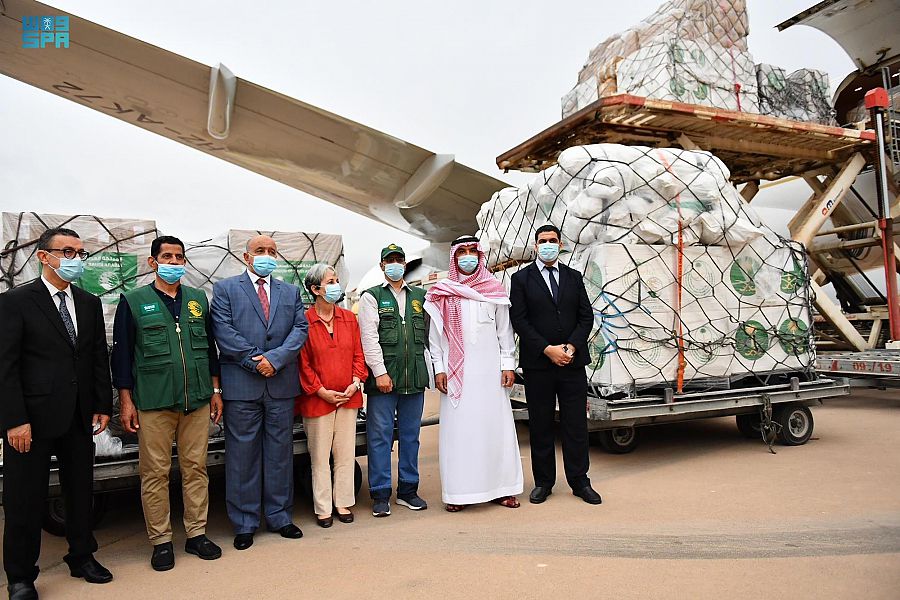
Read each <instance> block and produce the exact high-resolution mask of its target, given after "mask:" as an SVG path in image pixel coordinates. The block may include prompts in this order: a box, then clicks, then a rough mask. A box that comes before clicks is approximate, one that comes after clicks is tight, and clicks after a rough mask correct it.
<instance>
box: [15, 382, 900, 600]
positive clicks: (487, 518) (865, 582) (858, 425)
mask: <svg viewBox="0 0 900 600" xmlns="http://www.w3.org/2000/svg"><path fill="white" fill-rule="evenodd" d="M436 410H437V398H436V397H435V396H429V398H428V401H427V404H426V414H428V413H433V412H435V411H436ZM813 416H814V418H815V431H814V436H813V439H812V440H810V442H809V443H807V444H806V445H804V446H799V447H784V446H776V447H775V449H776V452H777V454H770V453H769V451H768V450H767V448H766V446H765V444H763V443H762V441H758V440H746V439H744V438H742V437H741V436H740V435H739V434H738V431H737V428H736V426H735V423H734V419H733V418H717V419H706V420H702V421H694V422H689V423H682V424H677V425H667V426H658V427H650V428H647V429H645V430H643V432H642V434H643V435H642V439H641V442H640V446H639V447H638V448H637V449H636V450H635V451H634V452H633V453H631V454H626V455H611V454H607V453H605V452H604V451H603V450H602V449H600V448H599V447H594V448H592V449H591V469H590V476H591V479H592V482H593V485H594V487H595V489H597V491H599V492H600V493H601V495H602V496H603V504H602V505H600V506H590V505H588V504H585V503H584V502H582V501H581V500H580V499H579V498H576V497H575V496H573V495H572V494H571V491H570V490H569V489H568V487H567V486H566V483H565V480H564V477H563V476H562V473H563V469H562V462H561V457H560V456H559V454H560V453H559V451H558V452H557V454H558V460H559V463H560V464H559V469H558V470H559V474H560V475H559V481H558V482H557V484H556V486H555V487H554V489H553V492H554V493H553V495H552V496H550V498H549V499H548V500H547V502H546V503H544V504H541V505H531V504H529V503H528V500H527V494H528V492H529V491H530V490H531V485H532V479H531V473H530V459H529V447H528V431H527V427H526V426H525V425H524V424H522V425H520V426H519V427H518V433H519V444H520V448H521V451H522V462H523V466H524V470H525V490H524V492H523V494H522V495H521V496H520V500H521V501H522V506H521V508H519V509H508V508H504V507H500V506H496V505H493V504H487V505H478V506H471V507H468V508H466V510H464V511H462V512H460V513H455V514H451V513H448V512H446V511H444V510H443V503H442V502H441V497H440V474H439V471H438V441H437V440H438V430H437V427H428V428H425V429H423V431H422V447H421V451H420V472H421V477H422V480H421V484H420V493H421V495H422V497H424V498H425V499H426V500H427V501H428V502H429V509H428V510H426V511H420V512H412V511H410V510H408V509H406V508H404V507H401V506H396V505H392V511H393V514H392V515H391V516H390V517H388V518H383V519H376V518H373V517H372V515H371V510H370V509H371V504H370V501H369V500H368V492H367V489H366V486H365V484H364V485H363V489H362V490H361V492H360V495H359V503H358V505H357V507H356V510H355V512H356V517H357V518H356V522H355V523H353V524H350V525H346V524H342V523H339V522H337V521H336V520H335V524H334V526H333V527H332V528H330V529H321V528H319V527H317V526H316V525H315V522H314V518H313V514H312V509H311V506H310V501H309V500H308V499H306V498H302V497H298V498H297V501H296V506H295V517H296V522H297V523H298V524H299V525H300V526H301V527H302V528H303V531H304V533H305V536H304V537H303V539H300V540H285V539H282V538H281V537H279V536H278V535H276V534H271V533H267V532H260V533H258V534H257V536H256V541H255V544H254V545H253V546H252V547H251V548H250V549H249V550H246V551H243V552H239V551H237V550H234V549H233V547H232V545H231V541H232V531H231V528H230V525H229V523H228V519H227V517H226V515H225V505H224V486H223V482H222V481H221V479H220V480H214V481H213V482H212V483H211V505H210V522H209V528H208V535H209V536H210V537H211V538H212V539H213V540H214V541H216V542H217V543H219V544H220V545H221V546H222V548H223V556H222V558H221V559H219V560H217V561H202V560H200V559H198V558H197V557H195V556H191V555H188V554H185V553H183V551H182V550H183V542H184V532H183V529H182V526H181V517H180V514H181V508H180V500H179V499H177V498H174V499H173V523H174V527H175V545H176V566H175V568H174V569H173V570H171V571H168V572H164V573H157V572H155V571H153V570H152V569H151V568H150V564H149V559H150V551H151V548H150V546H149V544H148V542H147V539H146V533H145V530H144V525H143V518H142V515H141V507H140V498H139V495H138V493H137V491H129V492H122V493H118V494H116V495H115V496H114V497H113V498H112V499H111V502H110V504H111V508H110V510H109V512H108V513H107V515H106V517H105V518H104V520H103V521H102V523H101V524H100V526H99V528H98V529H97V531H96V535H97V539H98V541H99V543H100V550H99V552H98V553H97V554H96V557H97V559H98V560H99V561H100V562H101V563H103V564H104V565H105V566H107V567H108V568H109V569H110V570H111V571H112V572H113V574H114V576H115V579H114V580H113V582H112V583H110V584H107V585H90V584H87V583H85V582H84V581H82V580H76V579H73V578H71V577H70V576H69V572H68V568H67V567H66V565H65V564H64V563H63V562H62V556H63V554H64V553H65V550H66V548H65V546H66V544H65V540H64V539H62V538H57V537H53V536H50V535H48V534H46V533H45V534H44V545H43V550H42V554H41V561H40V566H41V576H40V577H39V579H38V581H37V588H38V591H39V593H40V595H41V597H42V598H50V599H53V598H66V599H69V598H93V599H102V598H115V599H117V600H123V599H127V600H140V599H144V598H148V599H151V598H152V599H153V600H160V599H170V598H171V599H180V598H215V599H221V600H225V599H231V598H240V599H245V598H328V599H332V598H391V599H400V598H442V599H443V598H467V599H472V598H516V599H525V598H572V599H574V598H611V597H614V598H617V599H621V598H685V599H702V598H716V599H720V598H771V597H784V598H791V599H802V598H816V599H828V598H841V599H843V598H850V599H857V598H865V599H881V598H883V599H886V600H895V599H897V598H900V451H898V448H900V393H898V392H897V391H876V390H854V392H853V394H852V395H851V396H849V397H843V398H839V399H834V400H827V401H826V403H825V405H824V406H819V407H815V408H813ZM359 460H360V464H361V465H362V467H363V470H364V471H365V457H362V458H360V459H359ZM395 477H396V474H395ZM173 496H177V493H173ZM4 583H5V581H4Z"/></svg>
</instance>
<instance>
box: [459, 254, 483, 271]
mask: <svg viewBox="0 0 900 600" xmlns="http://www.w3.org/2000/svg"><path fill="white" fill-rule="evenodd" d="M456 264H457V266H458V267H459V270H460V271H462V272H463V273H465V274H466V275H471V274H472V273H474V272H475V269H477V268H478V257H477V256H472V255H469V254H467V255H466V256H460V257H459V258H457V259H456Z"/></svg>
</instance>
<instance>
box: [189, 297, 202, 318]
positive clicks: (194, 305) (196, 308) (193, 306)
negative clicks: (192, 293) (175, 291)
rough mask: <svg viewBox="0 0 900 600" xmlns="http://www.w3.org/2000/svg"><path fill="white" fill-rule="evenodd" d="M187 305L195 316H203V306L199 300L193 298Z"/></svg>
mask: <svg viewBox="0 0 900 600" xmlns="http://www.w3.org/2000/svg"><path fill="white" fill-rule="evenodd" d="M187 306H188V311H189V312H190V313H191V315H192V316H195V317H202V316H203V307H202V306H200V303H199V302H197V301H196V300H191V301H190V302H188V305H187Z"/></svg>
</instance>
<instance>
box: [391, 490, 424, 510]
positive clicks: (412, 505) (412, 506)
mask: <svg viewBox="0 0 900 600" xmlns="http://www.w3.org/2000/svg"><path fill="white" fill-rule="evenodd" d="M397 504H399V505H400V506H405V507H406V508H408V509H409V510H425V509H426V508H428V503H427V502H425V501H424V500H422V499H421V498H419V495H418V494H412V495H411V496H404V497H403V498H401V497H399V496H397Z"/></svg>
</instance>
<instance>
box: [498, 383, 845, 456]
mask: <svg viewBox="0 0 900 600" xmlns="http://www.w3.org/2000/svg"><path fill="white" fill-rule="evenodd" d="M524 390H525V388H524V385H523V384H516V386H515V387H514V389H513V393H512V396H511V401H512V403H513V415H514V418H515V419H516V420H526V419H528V408H527V405H526V403H525V396H524ZM849 394H850V382H849V381H848V380H847V379H846V378H840V377H835V378H832V377H827V378H819V379H816V380H814V381H800V378H799V377H796V376H794V377H790V379H789V381H788V382H786V383H781V384H773V385H764V386H757V387H749V388H742V389H729V390H716V391H703V392H688V393H684V394H677V393H675V392H674V390H672V389H666V390H664V391H663V393H662V395H637V396H634V397H629V398H621V399H607V398H604V397H603V396H601V395H599V394H597V393H596V392H595V391H591V392H589V394H588V397H587V414H588V431H590V432H591V437H592V438H593V439H594V440H596V441H597V442H599V443H600V444H601V445H602V446H603V448H604V449H605V450H607V451H608V452H611V453H613V454H624V453H627V452H631V451H632V450H634V449H635V448H636V447H637V444H638V440H639V435H638V432H639V430H640V428H641V427H646V426H650V425H661V424H666V423H676V422H679V421H690V420H694V419H706V418H714V417H727V416H734V417H735V418H736V421H737V426H738V430H739V431H740V432H741V434H742V435H744V436H745V437H749V438H759V439H762V440H763V441H765V442H766V443H768V444H769V447H770V449H771V444H772V442H774V441H775V440H776V439H777V440H778V441H779V442H780V443H782V444H784V445H788V446H799V445H802V444H805V443H806V442H807V441H808V440H809V438H810V437H811V436H812V433H813V427H814V424H815V422H814V420H813V416H812V412H811V411H810V410H809V407H810V406H813V405H815V404H822V402H823V400H825V399H827V398H835V397H838V396H847V395H849Z"/></svg>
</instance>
